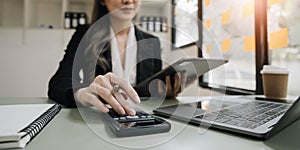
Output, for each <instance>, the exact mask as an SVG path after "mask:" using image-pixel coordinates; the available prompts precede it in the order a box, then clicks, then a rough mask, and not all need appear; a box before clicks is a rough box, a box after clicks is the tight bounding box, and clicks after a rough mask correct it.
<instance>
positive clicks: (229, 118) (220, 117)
mask: <svg viewBox="0 0 300 150" xmlns="http://www.w3.org/2000/svg"><path fill="white" fill-rule="evenodd" d="M289 107H290V105H288V104H283V103H268V102H263V101H251V102H248V103H244V104H240V105H237V106H233V107H230V108H227V109H222V110H220V111H219V112H212V113H208V114H206V115H204V116H202V117H201V116H196V118H200V117H201V118H202V119H203V120H211V121H212V120H214V121H215V122H218V123H224V124H228V125H235V126H238V127H243V128H249V129H255V128H257V127H259V126H261V125H263V124H265V123H267V122H269V121H270V120H272V119H274V118H276V117H278V116H280V115H282V114H284V113H285V112H286V111H287V109H288V108H289Z"/></svg>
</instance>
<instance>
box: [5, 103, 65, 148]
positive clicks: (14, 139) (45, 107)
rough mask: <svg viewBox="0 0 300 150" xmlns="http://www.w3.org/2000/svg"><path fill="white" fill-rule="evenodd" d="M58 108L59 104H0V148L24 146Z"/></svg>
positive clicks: (53, 115)
mask: <svg viewBox="0 0 300 150" xmlns="http://www.w3.org/2000/svg"><path fill="white" fill-rule="evenodd" d="M60 110H61V106H60V105H59V104H22V105H0V122H1V123H0V149H2V148H24V147H25V146H26V144H27V143H29V142H30V141H31V140H32V139H33V138H34V137H35V136H36V135H37V134H38V133H39V132H40V131H41V130H42V129H43V128H44V127H45V126H46V125H47V124H48V123H49V122H50V121H51V120H52V119H53V118H54V117H55V115H56V114H57V113H58V112H59V111H60Z"/></svg>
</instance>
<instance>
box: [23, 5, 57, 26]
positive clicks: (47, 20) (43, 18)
mask: <svg viewBox="0 0 300 150" xmlns="http://www.w3.org/2000/svg"><path fill="white" fill-rule="evenodd" d="M61 16H62V1H61V0H25V17H26V18H25V27H26V28H48V27H50V26H51V27H52V28H55V29H60V28H62V25H61V24H62V23H61Z"/></svg>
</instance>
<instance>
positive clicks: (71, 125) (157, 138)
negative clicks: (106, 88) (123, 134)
mask: <svg viewBox="0 0 300 150" xmlns="http://www.w3.org/2000/svg"><path fill="white" fill-rule="evenodd" d="M35 103H52V102H51V101H49V100H48V99H47V98H0V105H3V104H35ZM81 114H83V113H82V111H81V110H80V111H79V110H78V109H69V108H63V109H62V110H61V112H60V113H59V114H58V115H57V116H56V117H55V118H54V119H53V120H52V121H51V122H50V123H49V124H48V125H47V126H46V127H45V128H44V129H43V130H42V132H41V133H40V134H38V135H37V136H36V137H35V139H33V140H32V141H31V142H30V143H29V144H28V145H27V146H26V148H25V149H26V150H40V149H44V150H48V149H49V150H52V149H74V150H75V149H80V150H81V149H89V150H90V149H99V148H100V149H106V150H111V149H112V150H114V149H129V148H130V147H135V148H137V147H147V148H149V149H172V150H175V149H189V150H193V149H243V150H245V149H249V150H253V149H265V150H266V149H298V148H299V147H300V142H298V138H299V135H300V134H299V133H300V121H297V122H295V123H294V124H292V125H291V126H289V127H288V128H286V129H284V130H283V131H281V132H280V133H278V134H277V135H275V136H273V137H272V138H271V139H269V140H267V141H260V140H256V139H251V138H247V137H242V136H238V135H234V134H229V133H226V132H221V131H216V130H212V129H209V130H205V132H203V133H201V131H203V129H202V130H201V131H200V130H199V127H197V126H192V125H184V124H183V123H180V122H176V121H173V120H169V121H170V122H171V124H172V129H171V131H170V133H164V134H156V135H146V136H138V137H129V138H116V137H114V136H113V135H112V133H111V132H110V130H109V129H107V127H106V126H105V125H104V124H103V123H101V119H98V117H99V116H98V115H99V114H98V113H97V112H96V111H95V112H94V116H91V119H90V120H88V122H89V125H87V123H86V122H85V121H86V119H83V118H82V117H81V116H82V115H81ZM83 115H84V114H83ZM95 117H96V118H95ZM91 120H93V121H94V122H93V121H91ZM99 120H100V121H99ZM108 141H110V142H108ZM155 143H161V144H158V145H157V144H155ZM153 145H155V146H153Z"/></svg>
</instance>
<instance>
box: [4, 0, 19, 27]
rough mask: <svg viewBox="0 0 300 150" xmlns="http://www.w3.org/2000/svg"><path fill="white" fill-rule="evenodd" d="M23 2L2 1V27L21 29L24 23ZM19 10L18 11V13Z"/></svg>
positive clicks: (17, 0)
mask: <svg viewBox="0 0 300 150" xmlns="http://www.w3.org/2000/svg"><path fill="white" fill-rule="evenodd" d="M23 6H24V1H23V0H1V1H0V27H1V28H19V27H23V22H24V15H23V11H24V7H23ZM16 10H18V11H16Z"/></svg>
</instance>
